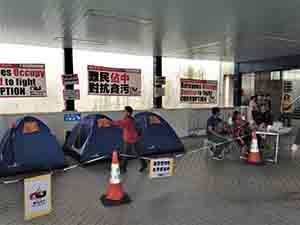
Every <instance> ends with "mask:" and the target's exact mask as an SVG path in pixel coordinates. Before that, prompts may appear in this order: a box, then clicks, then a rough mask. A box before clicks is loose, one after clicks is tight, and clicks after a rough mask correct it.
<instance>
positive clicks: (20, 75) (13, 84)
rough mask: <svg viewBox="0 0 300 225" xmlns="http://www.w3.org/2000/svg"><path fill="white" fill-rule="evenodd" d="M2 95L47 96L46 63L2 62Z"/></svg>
mask: <svg viewBox="0 0 300 225" xmlns="http://www.w3.org/2000/svg"><path fill="white" fill-rule="evenodd" d="M0 97H47V88H46V76H45V65H44V64H0Z"/></svg>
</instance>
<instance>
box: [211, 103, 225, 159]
mask: <svg viewBox="0 0 300 225" xmlns="http://www.w3.org/2000/svg"><path fill="white" fill-rule="evenodd" d="M219 116H220V109H219V108H218V107H214V108H212V115H211V116H210V117H209V118H208V120H207V136H208V140H209V141H211V142H214V143H215V144H217V146H216V149H215V151H214V152H213V154H214V155H213V159H216V160H222V159H223V157H222V151H223V148H224V146H223V145H222V143H226V142H227V139H226V138H225V137H224V136H223V135H222V134H223V132H224V129H223V126H222V124H223V122H222V120H221V119H220V118H219ZM220 125H221V126H220Z"/></svg>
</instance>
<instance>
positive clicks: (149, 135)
mask: <svg viewBox="0 0 300 225" xmlns="http://www.w3.org/2000/svg"><path fill="white" fill-rule="evenodd" d="M151 116H154V117H156V119H157V120H158V121H159V123H158V124H151V123H150V117H151ZM134 119H135V122H136V126H137V128H138V130H139V132H140V133H141V146H142V148H143V155H149V154H164V153H182V152H184V146H183V144H182V142H181V140H180V139H179V138H178V136H177V135H176V133H175V131H174V130H173V129H172V127H171V126H170V125H169V124H168V122H167V121H165V120H164V119H163V118H161V117H160V116H159V115H157V114H155V113H151V112H142V113H137V114H136V115H135V116H134Z"/></svg>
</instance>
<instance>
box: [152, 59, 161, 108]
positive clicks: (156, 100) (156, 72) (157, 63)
mask: <svg viewBox="0 0 300 225" xmlns="http://www.w3.org/2000/svg"><path fill="white" fill-rule="evenodd" d="M155 76H158V77H161V76H162V57H161V56H153V107H154V108H156V109H160V108H162V97H155V95H154V94H155V93H154V92H155V88H161V87H162V85H155Z"/></svg>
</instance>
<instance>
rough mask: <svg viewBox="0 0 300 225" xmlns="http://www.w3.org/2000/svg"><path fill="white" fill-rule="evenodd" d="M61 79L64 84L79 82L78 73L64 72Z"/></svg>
mask: <svg viewBox="0 0 300 225" xmlns="http://www.w3.org/2000/svg"><path fill="white" fill-rule="evenodd" d="M61 79H62V83H63V85H64V86H66V85H74V84H79V78H78V74H63V75H61Z"/></svg>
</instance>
